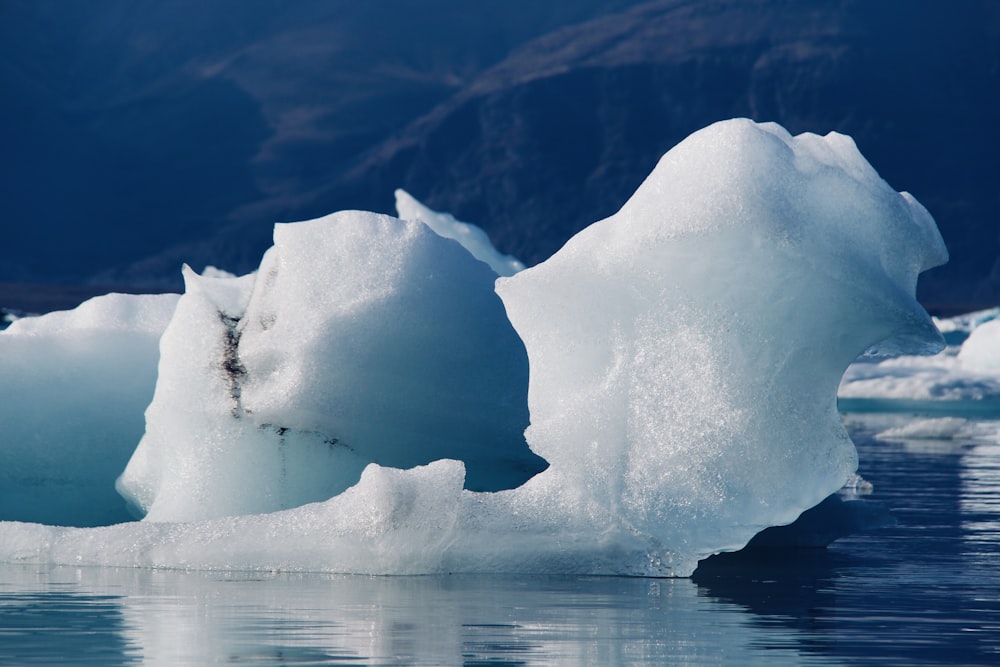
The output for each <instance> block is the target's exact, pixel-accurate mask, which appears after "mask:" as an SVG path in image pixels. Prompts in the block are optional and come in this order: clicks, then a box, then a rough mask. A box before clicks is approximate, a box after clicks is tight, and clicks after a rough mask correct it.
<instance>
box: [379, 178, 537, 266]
mask: <svg viewBox="0 0 1000 667" xmlns="http://www.w3.org/2000/svg"><path fill="white" fill-rule="evenodd" d="M396 212H397V214H398V215H399V217H400V218H401V219H403V220H412V221H414V222H418V221H419V222H422V223H424V224H425V225H427V226H428V227H430V228H431V229H432V230H433V231H434V233H435V234H437V235H438V236H443V237H444V238H446V239H453V240H455V241H458V242H459V243H461V244H462V246H463V247H464V248H465V249H466V250H468V251H469V252H470V253H471V254H472V256H473V257H475V258H476V259H478V260H479V261H480V262H485V263H486V264H489V265H490V268H492V269H493V270H494V271H495V272H496V274H497V275H498V276H512V275H514V274H515V273H517V272H518V271H520V270H522V269H523V268H524V264H523V263H522V262H521V261H520V260H519V259H516V258H515V257H511V256H510V255H504V254H503V253H501V252H499V251H497V249H496V248H494V247H493V243H492V242H491V241H490V239H489V237H488V236H487V235H486V232H484V231H483V230H482V229H480V228H479V227H477V226H475V225H473V224H471V223H468V222H461V221H459V220H456V219H455V216H453V215H452V214H451V213H440V212H438V211H434V210H431V209H429V208H427V206H425V205H424V204H422V203H421V202H419V201H417V200H416V199H415V198H414V197H413V196H412V195H410V193H408V192H406V191H405V190H396Z"/></svg>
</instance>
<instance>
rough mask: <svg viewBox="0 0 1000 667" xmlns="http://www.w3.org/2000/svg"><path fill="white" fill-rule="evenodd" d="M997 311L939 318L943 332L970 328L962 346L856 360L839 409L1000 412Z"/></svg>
mask: <svg viewBox="0 0 1000 667" xmlns="http://www.w3.org/2000/svg"><path fill="white" fill-rule="evenodd" d="M993 315H995V311H993V310H990V311H981V312H980V313H977V314H973V315H968V316H963V317H961V318H953V319H950V320H936V322H935V323H936V324H937V325H938V326H939V327H940V328H941V329H942V330H943V331H945V332H955V331H967V334H966V335H967V337H966V338H965V340H964V342H963V343H962V344H961V346H950V347H948V348H947V349H946V350H945V351H943V352H942V353H940V354H938V355H935V356H932V357H925V356H900V357H892V358H888V359H872V358H863V359H861V360H859V361H857V362H856V363H854V364H852V365H851V366H850V367H849V368H848V369H847V372H846V373H845V374H844V377H843V379H842V381H841V384H840V389H839V391H838V396H839V404H840V409H841V411H843V412H894V411H903V412H919V413H928V414H939V415H954V416H979V417H990V416H1000V320H996V319H992V317H991V316H993Z"/></svg>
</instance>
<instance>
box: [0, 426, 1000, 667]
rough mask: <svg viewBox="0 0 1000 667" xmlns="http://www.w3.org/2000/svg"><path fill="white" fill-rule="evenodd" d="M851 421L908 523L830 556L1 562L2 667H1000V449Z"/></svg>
mask: <svg viewBox="0 0 1000 667" xmlns="http://www.w3.org/2000/svg"><path fill="white" fill-rule="evenodd" d="M848 419H849V424H850V427H851V430H852V434H853V435H854V437H855V441H856V442H857V443H858V446H859V452H860V456H861V462H862V463H861V470H860V472H861V474H862V475H863V476H864V477H865V478H866V479H867V480H869V481H870V482H872V483H873V484H874V492H873V493H872V494H871V495H870V496H867V500H868V501H870V502H881V503H885V504H886V505H887V506H889V507H890V508H891V510H892V513H893V515H894V516H895V517H896V518H897V520H898V525H897V526H895V527H893V528H887V529H881V530H878V531H873V532H869V533H866V534H861V535H857V536H854V537H850V538H846V539H842V540H840V541H838V542H835V543H834V544H833V545H831V546H830V547H829V548H827V549H822V550H787V549H786V550H777V551H762V552H758V553H755V554H734V555H728V556H726V557H718V558H714V559H711V560H709V561H707V562H705V563H703V564H702V566H701V567H700V568H699V570H698V571H697V572H696V573H695V576H694V577H693V578H691V579H676V580H663V579H660V580H655V579H629V578H618V577H538V576H433V577H359V576H331V575H295V574H274V575H267V576H260V575H259V574H253V575H251V574H239V573H237V574H220V573H202V572H173V571H154V570H129V569H102V568H68V567H40V566H23V565H22V566H10V565H3V566H0V665H30V664H36V665H37V664H45V665H132V664H136V665H138V664H149V665H157V664H163V665H176V664H181V665H185V664H186V665H211V664H235V665H577V664H579V665H626V664H635V665H663V664H689V665H715V664H733V665H746V664H751V665H752V664H760V665H763V664H766V665H880V664H883V665H932V664H942V665H943V664H948V665H995V664H1000V573H998V571H997V565H998V564H1000V444H996V443H995V442H992V441H990V440H984V441H978V442H977V441H975V440H971V439H964V440H949V441H929V440H922V441H921V440H909V441H900V442H883V441H878V440H875V439H874V438H873V437H872V434H873V433H874V432H877V431H879V430H881V429H883V428H885V427H886V426H887V425H891V423H890V421H891V420H889V418H886V417H880V416H878V415H868V416H865V417H864V418H863V419H862V418H861V417H849V418H848ZM897 419H898V418H897ZM893 423H898V421H897V422H893ZM996 429H1000V424H997V425H996Z"/></svg>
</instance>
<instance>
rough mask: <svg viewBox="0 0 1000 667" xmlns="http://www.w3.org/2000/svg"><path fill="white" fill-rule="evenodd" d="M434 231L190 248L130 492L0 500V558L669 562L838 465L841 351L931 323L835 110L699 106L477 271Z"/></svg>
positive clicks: (751, 531)
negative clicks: (655, 160) (603, 188)
mask: <svg viewBox="0 0 1000 667" xmlns="http://www.w3.org/2000/svg"><path fill="white" fill-rule="evenodd" d="M403 201H404V204H403V206H401V207H400V214H401V215H403V216H404V217H417V218H418V219H419V218H422V217H423V218H426V217H430V215H429V214H427V213H417V214H413V213H406V212H405V210H404V209H405V208H406V205H407V204H406V203H405V202H406V200H405V198H403ZM443 236H447V234H443V235H439V234H438V233H432V232H431V231H430V230H429V229H428V228H427V227H425V226H424V225H423V224H420V223H416V222H405V221H401V220H398V219H395V218H389V217H387V216H380V215H376V214H370V213H362V212H343V213H338V214H334V215H332V216H328V217H327V218H324V219H320V220H315V221H309V222H305V223H295V224H289V225H278V226H277V228H276V230H275V246H274V247H273V248H272V249H271V250H270V251H269V252H268V253H267V254H266V255H265V257H264V259H263V261H262V263H261V267H260V269H259V271H258V272H256V274H254V275H251V276H247V277H243V278H227V277H215V276H197V275H195V274H193V273H192V272H190V271H188V272H186V276H185V277H186V281H187V292H186V294H185V295H184V296H183V297H182V298H181V300H180V301H179V302H178V303H177V313H176V315H175V316H174V318H173V320H172V321H171V322H170V325H169V326H168V327H167V329H166V332H165V333H164V335H163V340H162V346H161V351H162V356H161V358H160V370H159V379H158V381H157V385H156V394H155V397H154V398H153V401H152V404H151V405H150V407H149V410H148V411H147V424H146V431H145V435H144V436H143V440H142V443H141V444H140V445H139V447H138V448H137V449H136V452H135V454H134V455H133V458H132V461H131V462H130V464H129V467H128V469H127V470H126V471H125V474H124V475H123V476H122V478H121V481H120V483H119V487H120V488H121V489H122V490H123V491H124V492H125V494H126V495H127V496H129V497H130V498H131V500H132V501H133V502H134V504H135V505H137V506H138V507H139V508H141V509H145V510H147V511H148V512H149V517H148V519H150V520H146V521H142V522H136V523H125V524H119V525H114V526H108V527H102V528H89V529H80V528H59V527H54V526H43V525H38V524H21V523H12V522H7V523H2V524H0V560H16V561H44V562H53V563H73V564H82V563H91V564H104V565H143V566H161V567H197V568H224V569H259V568H265V569H299V570H319V571H338V572H365V573H395V574H404V573H431V572H459V571H464V572H485V571H489V572H514V571H516V572H572V573H603V574H632V575H681V576H683V575H687V574H690V573H691V572H692V571H693V569H694V567H695V566H696V564H697V561H698V560H699V559H700V558H703V557H705V556H707V555H709V554H711V553H715V552H718V551H721V550H731V549H737V548H739V547H741V546H743V545H744V544H746V543H747V541H748V540H750V539H751V538H752V537H753V536H754V535H755V534H756V533H758V532H759V531H760V530H761V529H763V528H765V527H767V526H772V525H777V524H784V523H788V522H791V521H792V520H794V519H795V518H796V517H797V516H798V515H799V514H800V513H801V512H802V511H804V510H806V509H808V508H810V507H813V506H814V505H816V504H817V503H819V502H820V501H821V500H823V499H824V498H826V497H828V496H830V495H831V494H832V493H834V492H835V491H836V490H837V489H839V488H840V487H841V486H842V485H844V483H845V482H847V481H849V480H850V479H851V478H852V475H853V473H854V470H855V467H856V452H855V449H854V446H853V444H852V443H851V441H850V439H849V437H848V436H847V433H846V431H845V430H844V428H843V427H842V425H841V422H840V418H839V415H838V413H837V406H836V400H837V396H836V394H837V387H838V383H839V381H840V378H841V375H842V374H843V372H844V370H845V369H846V368H847V367H848V365H849V364H851V362H852V361H853V360H854V359H855V358H856V357H858V355H860V354H861V353H862V352H864V351H865V350H874V351H880V352H882V353H897V352H900V351H915V352H921V353H926V352H932V351H936V350H938V349H940V348H941V347H942V346H943V341H942V339H941V336H940V334H939V332H938V331H937V329H936V328H935V327H934V325H933V323H932V321H931V319H930V317H929V316H928V315H927V313H926V312H925V311H924V310H923V309H922V308H921V307H920V306H919V304H918V303H917V302H916V300H915V298H914V290H915V286H916V280H917V276H918V274H919V273H920V272H921V271H923V270H925V269H927V268H930V267H932V266H935V265H937V264H940V263H942V262H944V261H945V260H946V258H947V254H946V251H945V248H944V245H943V243H942V241H941V238H940V236H939V234H938V232H937V229H936V227H935V225H934V222H933V220H932V219H931V217H930V215H929V214H928V213H927V211H926V210H925V209H924V208H923V207H922V206H920V204H919V203H917V202H916V201H915V200H914V199H913V198H912V197H910V196H909V195H907V194H905V193H902V194H901V193H897V192H895V191H894V190H893V189H892V188H890V187H889V186H888V185H887V184H886V183H885V182H884V181H883V180H882V179H881V178H879V176H878V175H877V174H876V172H875V171H874V170H873V169H872V167H871V166H870V165H869V164H868V163H867V162H866V161H865V160H864V158H863V157H862V156H861V155H860V153H858V151H857V148H856V147H855V146H854V143H853V142H852V141H851V140H850V139H849V138H848V137H845V136H842V135H838V134H835V133H834V134H830V135H827V136H825V137H821V136H817V135H812V134H804V135H799V136H797V137H792V136H790V135H789V134H788V133H787V132H785V131H784V130H783V129H782V128H780V127H779V126H777V125H773V124H763V125H758V124H755V123H752V122H751V121H748V120H733V121H727V122H723V123H718V124H715V125H713V126H710V127H709V128H706V129H704V130H702V131H700V132H697V133H695V134H694V135H692V136H691V137H689V138H688V139H686V140H685V141H684V142H682V143H681V144H679V145H678V146H677V147H675V148H674V149H673V150H671V151H670V152H669V153H667V154H666V155H665V156H664V157H663V158H662V159H661V161H660V163H659V164H658V165H657V167H656V169H655V170H654V171H653V173H652V174H651V175H650V176H649V178H648V179H647V180H646V181H645V182H644V183H643V184H642V186H640V188H639V189H638V191H637V192H636V193H635V195H634V196H633V197H632V198H631V199H630V200H629V201H628V202H627V203H626V204H625V205H624V206H623V207H622V209H621V211H620V212H619V213H617V214H615V215H614V216H612V217H610V218H608V219H606V220H602V221H600V222H597V223H595V224H594V225H592V226H591V227H589V228H588V229H586V230H584V231H583V232H581V233H580V234H578V235H577V236H576V237H574V238H573V239H571V240H570V241H569V242H568V243H567V244H566V246H565V247H564V248H563V249H562V250H560V251H559V252H558V253H556V254H555V255H554V256H553V257H552V258H550V259H549V260H548V261H546V262H543V263H542V264H540V265H538V266H536V267H533V268H531V269H526V270H523V271H519V272H513V275H511V276H510V277H507V278H501V279H499V280H497V281H496V282H497V288H496V293H494V291H493V289H492V285H493V283H494V279H495V278H496V275H497V273H499V271H496V272H495V271H494V270H493V269H490V268H489V267H488V266H487V265H486V264H484V263H483V262H482V261H477V260H476V259H475V258H474V257H473V254H471V253H470V252H469V250H470V249H468V248H466V247H465V246H464V245H460V244H458V243H455V242H454V241H451V240H448V239H446V238H443ZM493 252H495V251H493ZM497 294H499V296H500V298H501V299H502V303H501V302H500V300H498V299H497ZM508 318H509V320H508ZM529 368H530V377H529ZM529 410H530V426H529V427H528V428H527V431H526V432H525V435H526V437H527V444H528V445H530V448H531V450H532V451H533V452H534V454H531V452H529V451H528V450H527V448H526V447H524V441H523V439H522V436H521V429H522V428H523V427H524V426H525V425H527V424H528V418H529ZM55 448H56V449H55V451H58V449H59V444H58V443H56V445H55ZM535 455H537V456H540V457H543V458H544V460H545V461H547V462H548V464H549V467H548V468H547V469H545V470H544V471H541V472H538V473H537V474H535V475H534V476H533V477H530V479H527V481H525V482H524V483H522V484H520V485H517V484H518V483H520V482H521V481H523V478H527V477H529V476H530V473H531V472H535V471H536V470H540V469H541V468H542V467H544V462H541V461H540V459H538V458H535ZM459 459H460V460H459ZM463 460H464V461H465V463H463V462H462V461H463ZM497 462H500V463H501V464H502V465H500V468H499V469H506V470H507V471H508V473H509V471H511V470H513V471H514V472H515V476H516V474H520V475H521V476H522V479H518V480H512V479H511V478H510V477H509V476H508V477H507V481H513V483H511V484H507V486H514V487H515V488H509V489H506V490H501V491H495V492H482V491H475V490H472V489H474V488H476V486H477V485H478V486H485V485H487V484H490V483H494V482H496V481H497V480H496V479H495V478H494V475H495V471H496V470H498V467H497ZM365 464H367V465H366V467H364V470H363V472H361V473H360V478H359V479H358V481H357V483H355V484H353V485H351V483H352V481H353V479H356V478H357V475H358V471H359V470H360V468H361V466H362V465H365ZM412 466H416V467H412ZM532 466H534V469H532ZM404 468H405V469H404ZM477 469H478V472H477ZM475 475H479V479H480V482H478V483H476V482H473V480H474V476H475ZM470 482H473V483H470ZM348 485H350V486H348ZM345 486H346V487H348V488H346V489H344V488H343V487H345ZM498 486H500V485H498ZM469 487H472V488H469ZM305 489H309V492H308V493H305V492H304V490H305ZM300 491H302V492H301V493H300ZM310 494H311V495H312V496H313V497H312V498H310V497H309V496H310ZM325 494H329V495H330V496H331V497H329V498H328V499H322V496H323V495H325ZM317 496H318V497H317ZM310 499H314V500H320V502H312V503H308V502H307V501H308V500H310ZM161 502H162V504H160V503H161ZM299 502H307V504H303V505H300V506H298V507H291V505H294V504H297V503H299ZM286 506H287V507H289V509H280V511H269V510H276V509H279V508H281V507H286ZM223 514H227V515H231V514H239V515H238V516H221V515H223ZM152 519H159V521H153V520H152Z"/></svg>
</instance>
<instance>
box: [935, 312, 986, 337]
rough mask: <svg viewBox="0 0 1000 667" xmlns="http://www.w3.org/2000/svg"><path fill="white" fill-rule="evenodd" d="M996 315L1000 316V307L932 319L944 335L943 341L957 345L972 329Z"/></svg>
mask: <svg viewBox="0 0 1000 667" xmlns="http://www.w3.org/2000/svg"><path fill="white" fill-rule="evenodd" d="M998 316H1000V308H987V309H986V310H977V311H975V312H972V313H966V314H964V315H957V316H955V317H945V318H938V317H935V318H933V319H934V324H935V325H936V326H937V328H938V330H939V331H940V332H941V333H942V334H943V335H944V340H945V342H946V343H947V344H948V345H950V346H958V345H961V344H962V343H963V342H965V339H966V338H968V337H969V334H970V333H972V331H973V329H975V328H977V327H978V326H979V325H981V324H985V323H986V322H991V321H993V320H995V319H996V318H997V317H998Z"/></svg>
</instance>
